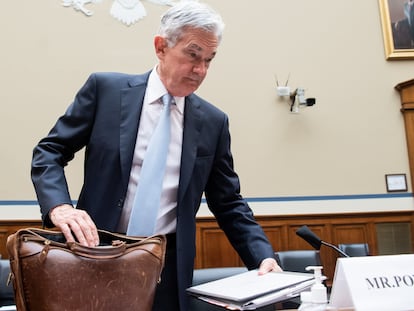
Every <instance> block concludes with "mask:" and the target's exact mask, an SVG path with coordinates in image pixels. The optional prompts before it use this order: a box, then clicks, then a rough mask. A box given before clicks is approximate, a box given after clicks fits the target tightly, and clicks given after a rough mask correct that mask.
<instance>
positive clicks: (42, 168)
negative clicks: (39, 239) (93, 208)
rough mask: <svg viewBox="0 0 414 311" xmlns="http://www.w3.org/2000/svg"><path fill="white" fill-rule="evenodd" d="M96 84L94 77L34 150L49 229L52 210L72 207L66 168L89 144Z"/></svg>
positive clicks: (37, 181) (35, 170)
mask: <svg viewBox="0 0 414 311" xmlns="http://www.w3.org/2000/svg"><path fill="white" fill-rule="evenodd" d="M95 88H96V81H95V77H94V75H91V76H90V77H89V79H88V80H87V82H86V83H85V84H84V86H83V87H82V88H81V89H80V90H79V92H78V93H77V95H76V97H75V99H74V101H73V103H72V104H71V105H70V106H69V107H68V109H67V110H66V112H65V114H64V115H63V116H61V117H60V118H59V119H58V121H57V122H56V124H55V125H54V126H53V128H52V129H51V130H50V132H49V134H48V135H47V136H46V137H45V138H43V139H41V140H40V142H39V143H38V144H37V145H36V146H35V148H34V150H33V157H32V166H31V178H32V182H33V185H34V188H35V191H36V195H37V199H38V202H39V205H40V209H41V213H42V219H43V221H44V224H45V225H46V226H51V225H52V223H51V222H50V219H49V217H48V213H49V211H50V209H51V208H53V207H55V206H57V205H60V204H64V203H66V204H72V200H71V196H70V194H69V189H68V185H67V181H66V177H65V172H64V168H65V166H66V165H67V164H68V162H69V161H71V160H72V159H73V158H74V156H75V153H76V152H77V151H79V150H80V149H82V148H83V147H84V146H85V145H86V144H87V142H88V138H89V135H90V131H91V127H92V124H93V119H94V113H95Z"/></svg>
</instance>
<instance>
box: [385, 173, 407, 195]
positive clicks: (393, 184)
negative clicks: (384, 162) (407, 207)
mask: <svg viewBox="0 0 414 311" xmlns="http://www.w3.org/2000/svg"><path fill="white" fill-rule="evenodd" d="M385 182H386V185H387V192H397V191H407V190H408V189H407V177H406V175H405V174H386V175H385Z"/></svg>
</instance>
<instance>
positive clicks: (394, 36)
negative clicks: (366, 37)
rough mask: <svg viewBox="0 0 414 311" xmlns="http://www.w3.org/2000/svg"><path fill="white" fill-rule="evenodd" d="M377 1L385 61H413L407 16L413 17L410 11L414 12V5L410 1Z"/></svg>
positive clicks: (412, 37)
mask: <svg viewBox="0 0 414 311" xmlns="http://www.w3.org/2000/svg"><path fill="white" fill-rule="evenodd" d="M378 1H379V9H380V15H381V24H382V34H383V38H384V49H385V58H386V59H387V60H404V59H414V33H413V31H412V30H411V31H410V28H409V27H410V26H409V21H408V16H414V15H413V14H412V11H411V10H414V4H413V3H412V1H410V0H378ZM409 13H411V14H409ZM413 19H414V18H413ZM413 23H414V20H413Z"/></svg>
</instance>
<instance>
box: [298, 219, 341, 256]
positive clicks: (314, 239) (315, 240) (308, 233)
mask: <svg viewBox="0 0 414 311" xmlns="http://www.w3.org/2000/svg"><path fill="white" fill-rule="evenodd" d="M296 234H297V235H298V236H300V237H301V238H302V239H304V240H305V241H306V242H308V243H309V244H310V245H312V247H313V248H315V249H317V250H319V249H321V245H322V244H323V245H326V246H328V247H330V248H332V249H334V250H335V251H337V252H338V253H339V254H340V255H342V256H343V257H349V255H348V254H347V253H345V252H344V251H342V250H340V249H339V248H338V247H336V246H335V245H333V244H331V243H328V242H325V241H322V240H321V239H320V238H319V237H318V236H317V235H316V234H315V233H314V232H313V231H312V230H310V229H309V227H308V226H306V225H303V226H302V227H300V228H299V229H298V230H296Z"/></svg>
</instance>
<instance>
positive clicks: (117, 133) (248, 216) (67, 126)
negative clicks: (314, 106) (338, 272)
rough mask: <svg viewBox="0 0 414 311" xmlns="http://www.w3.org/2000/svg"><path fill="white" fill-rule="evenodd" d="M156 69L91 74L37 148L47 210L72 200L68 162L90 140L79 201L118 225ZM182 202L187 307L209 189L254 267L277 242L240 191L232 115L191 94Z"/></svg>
mask: <svg viewBox="0 0 414 311" xmlns="http://www.w3.org/2000/svg"><path fill="white" fill-rule="evenodd" d="M148 77H149V72H148V73H146V74H143V75H128V74H122V73H95V74H92V75H91V76H90V77H89V78H88V80H87V81H86V83H85V84H84V85H83V87H82V88H81V89H80V90H79V92H78V93H77V95H76V97H75V99H74V101H73V103H72V104H71V105H70V106H69V107H68V109H67V111H66V112H65V114H64V115H63V116H61V117H60V118H59V120H58V121H57V122H56V124H55V126H54V127H53V128H52V129H51V131H50V132H49V134H48V135H47V137H45V138H43V139H42V140H41V141H40V142H39V144H38V145H37V146H36V147H35V148H34V152H33V160H32V181H33V183H34V186H35V190H36V194H37V197H38V201H39V205H40V207H41V212H42V217H43V220H44V223H45V224H46V225H51V223H50V219H49V218H48V212H49V210H50V209H51V208H53V207H54V206H56V205H59V204H62V203H69V204H71V202H72V200H71V197H70V195H69V191H68V187H67V182H66V179H65V176H64V167H65V166H66V165H67V164H68V162H69V161H70V160H72V158H73V157H74V155H75V153H76V152H77V151H79V150H80V149H82V148H84V147H85V165H84V183H83V187H82V190H81V193H80V196H79V199H78V203H77V208H80V209H84V210H86V211H87V212H88V213H89V215H90V216H91V217H92V219H93V220H94V221H95V223H96V226H97V227H98V228H99V229H104V230H109V231H116V228H117V225H118V221H119V219H120V215H121V212H122V208H123V204H124V199H125V196H126V191H127V187H128V181H129V175H130V170H131V165H132V157H133V154H134V148H135V141H136V137H137V132H138V123H139V120H140V113H141V108H142V103H143V99H144V94H145V90H146V86H147V81H148ZM183 135H184V136H183V146H182V158H181V170H180V181H179V188H178V197H177V198H178V199H177V200H178V204H177V232H176V233H177V265H178V266H177V272H178V282H179V284H178V288H179V295H180V302H181V303H182V306H183V308H182V310H186V309H185V302H184V301H186V293H185V289H186V288H187V287H189V286H190V285H191V281H192V272H193V264H194V256H195V232H196V231H195V229H196V220H195V219H196V213H197V211H198V209H199V206H200V202H201V198H202V194H203V192H204V193H205V197H206V200H207V204H208V206H209V208H210V210H211V211H212V213H213V214H214V215H215V217H216V219H217V221H218V224H219V226H220V227H221V228H222V229H223V230H224V232H225V233H226V235H227V236H228V238H229V240H230V242H231V244H232V245H233V247H234V248H235V249H236V250H237V252H238V254H239V255H240V257H241V258H242V260H243V262H244V263H245V265H246V266H247V267H248V268H250V269H251V268H256V267H258V265H259V264H260V262H261V261H262V260H263V259H264V258H267V257H273V249H272V247H271V245H270V244H269V242H268V240H267V238H266V236H265V234H264V233H263V230H262V229H261V228H260V226H258V224H257V223H256V222H255V220H254V218H253V214H252V211H251V209H250V208H249V206H248V204H247V202H246V201H245V200H244V199H243V198H242V196H241V195H240V193H239V192H240V184H239V178H238V176H237V174H236V173H235V171H234V170H233V157H232V154H231V151H230V133H229V126H228V117H227V115H226V114H225V113H223V112H222V111H220V110H219V109H217V108H216V107H215V106H213V105H211V104H210V103H208V102H206V101H205V100H203V99H201V98H200V97H198V96H197V95H195V94H191V95H189V96H187V97H186V99H185V111H184V133H183Z"/></svg>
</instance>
